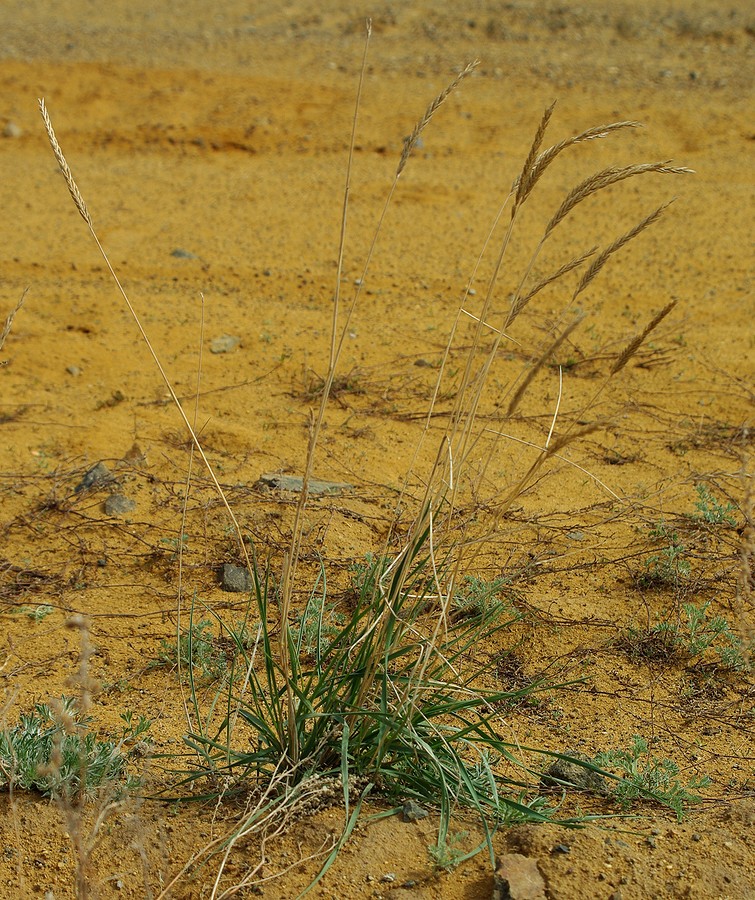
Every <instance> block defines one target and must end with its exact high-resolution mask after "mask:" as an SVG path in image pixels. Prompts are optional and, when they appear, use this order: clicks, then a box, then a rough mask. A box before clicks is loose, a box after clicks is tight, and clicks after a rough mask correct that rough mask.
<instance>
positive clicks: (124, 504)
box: [105, 494, 136, 516]
mask: <svg viewBox="0 0 755 900" xmlns="http://www.w3.org/2000/svg"><path fill="white" fill-rule="evenodd" d="M134 509H136V503H134V501H133V500H130V499H129V498H128V497H125V496H124V495H123V494H111V495H110V496H109V497H108V498H107V500H106V501H105V512H106V513H107V514H108V515H109V516H125V515H126V514H127V513H130V512H131V511H132V510H134Z"/></svg>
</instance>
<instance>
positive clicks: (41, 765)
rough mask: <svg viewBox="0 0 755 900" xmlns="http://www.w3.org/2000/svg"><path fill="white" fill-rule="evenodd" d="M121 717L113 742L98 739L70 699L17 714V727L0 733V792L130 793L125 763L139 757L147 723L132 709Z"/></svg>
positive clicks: (72, 795)
mask: <svg viewBox="0 0 755 900" xmlns="http://www.w3.org/2000/svg"><path fill="white" fill-rule="evenodd" d="M121 719H122V720H123V723H124V724H123V728H122V731H121V734H120V736H119V737H118V738H117V740H101V739H100V738H98V737H97V735H96V734H95V733H94V732H93V731H92V730H91V729H90V724H91V721H92V720H91V717H90V716H85V715H82V714H81V713H79V712H78V709H77V704H76V700H75V699H74V698H72V697H62V698H61V699H60V700H58V701H55V702H54V703H53V704H52V705H48V704H46V703H38V704H36V706H35V707H34V709H33V711H32V712H30V713H21V715H20V716H19V722H18V724H17V725H14V726H13V727H12V728H7V729H6V728H4V729H3V730H2V731H0V788H2V789H5V790H11V789H22V790H27V791H38V792H39V793H41V794H42V795H44V796H46V797H53V798H54V799H58V800H66V801H70V800H73V799H75V798H78V797H79V796H81V795H83V796H84V797H92V796H94V795H95V794H96V793H97V792H98V791H99V790H100V789H102V788H105V787H107V788H108V789H111V790H112V789H114V790H113V793H116V794H117V793H118V792H128V791H129V790H131V789H133V788H134V787H135V786H136V785H137V784H138V783H139V782H138V779H135V778H132V777H129V776H128V775H127V767H128V763H129V759H130V758H131V757H132V756H133V755H134V754H139V755H140V754H141V753H142V749H143V747H144V742H145V740H146V737H147V732H148V730H149V728H150V722H149V720H148V719H146V718H144V717H143V716H140V717H139V718H138V719H136V720H135V719H134V716H133V713H131V712H130V711H129V712H125V713H123V714H122V716H121ZM137 747H138V749H136V748H137Z"/></svg>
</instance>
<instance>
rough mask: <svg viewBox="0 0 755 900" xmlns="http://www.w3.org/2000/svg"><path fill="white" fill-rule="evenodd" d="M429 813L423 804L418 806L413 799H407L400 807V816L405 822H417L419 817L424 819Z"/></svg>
mask: <svg viewBox="0 0 755 900" xmlns="http://www.w3.org/2000/svg"><path fill="white" fill-rule="evenodd" d="M429 815H430V813H429V812H428V811H427V810H426V809H425V808H424V806H420V805H419V803H415V802H414V800H407V801H406V803H404V805H403V806H402V807H401V816H402V818H403V820H404V821H405V822H418V821H419V820H420V819H426V818H427V817H428V816H429Z"/></svg>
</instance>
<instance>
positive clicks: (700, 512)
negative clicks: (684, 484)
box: [692, 484, 737, 528]
mask: <svg viewBox="0 0 755 900" xmlns="http://www.w3.org/2000/svg"><path fill="white" fill-rule="evenodd" d="M695 490H696V491H697V501H696V502H695V509H696V510H697V513H696V514H695V515H693V516H692V519H693V520H694V521H698V522H704V523H705V524H706V525H727V526H729V527H732V528H733V527H734V526H735V525H736V524H737V520H736V518H735V517H734V515H733V513H735V512H736V510H737V507H736V506H735V505H734V504H733V503H727V504H725V505H724V504H723V503H721V502H720V501H718V500H717V499H716V497H715V495H714V494H713V492H712V491H711V489H710V488H709V487H708V486H707V485H706V484H698V485H696V486H695Z"/></svg>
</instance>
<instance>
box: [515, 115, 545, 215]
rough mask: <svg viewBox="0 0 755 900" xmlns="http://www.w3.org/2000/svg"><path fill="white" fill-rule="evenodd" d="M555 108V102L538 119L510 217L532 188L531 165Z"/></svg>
mask: <svg viewBox="0 0 755 900" xmlns="http://www.w3.org/2000/svg"><path fill="white" fill-rule="evenodd" d="M555 108H556V104H555V102H553V103H551V105H550V106H548V107H546V109H545V111H544V112H543V117H542V118H541V119H540V124H539V125H538V127H537V131H536V132H535V138H534V140H533V141H532V146H531V147H530V152H529V153H528V154H527V159H525V161H524V165H523V166H522V172H521V174H520V175H519V178H518V179H517V181H518V184H519V186H518V188H517V192H516V198H515V200H514V205H513V207H512V209H511V215H512V216H513V215H514V213H515V211H516V208H517V207H518V206H519V205H520V204H521V203H524V201H525V200H526V199H527V196H528V194H529V192H530V191H531V190H532V188H533V187H534V181H533V180H532V174H533V165H534V163H535V160H536V159H537V154H538V151H539V150H540V145H541V144H542V143H543V138H544V137H545V129H546V128H547V127H548V122H550V120H551V116H552V115H553V110H554V109H555ZM515 184H516V182H515Z"/></svg>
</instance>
